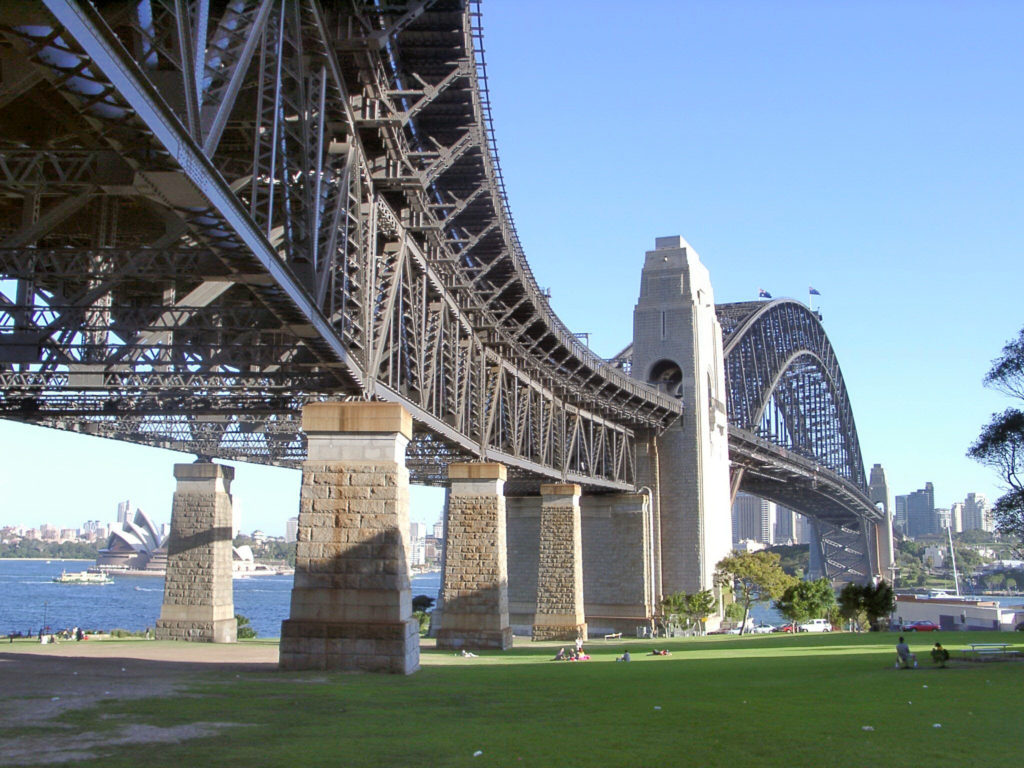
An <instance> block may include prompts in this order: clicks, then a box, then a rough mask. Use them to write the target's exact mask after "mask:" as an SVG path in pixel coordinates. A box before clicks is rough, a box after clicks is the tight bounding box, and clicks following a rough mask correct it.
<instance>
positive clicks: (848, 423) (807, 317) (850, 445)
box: [716, 299, 881, 581]
mask: <svg viewBox="0 0 1024 768" xmlns="http://www.w3.org/2000/svg"><path fill="white" fill-rule="evenodd" d="M716 312H717V315H718V318H719V322H720V323H721V325H722V335H723V346H724V360H725V375H726V386H727V392H726V399H727V412H728V417H729V432H730V461H731V486H732V488H731V490H732V497H733V498H735V495H736V493H737V492H738V491H739V490H744V491H747V492H749V493H752V494H754V495H756V496H760V497H762V498H766V499H769V500H771V501H775V502H777V503H779V504H782V505H784V506H786V507H789V508H791V509H794V510H795V511H797V512H800V513H801V514H804V515H807V516H808V517H811V518H812V520H813V527H814V531H815V538H816V539H817V542H816V549H817V552H816V553H815V554H816V557H812V564H815V565H817V566H818V569H819V572H820V573H822V574H823V575H826V576H828V577H829V578H830V579H832V580H840V581H841V580H866V579H868V578H870V577H871V576H873V575H876V574H877V573H878V571H879V568H878V564H879V556H878V555H879V552H878V541H877V535H876V531H875V523H877V522H879V519H880V517H881V515H880V513H879V512H878V511H877V510H876V508H875V507H874V505H872V504H871V502H870V500H869V498H868V495H867V479H866V476H865V472H864V461H863V458H862V456H861V450H860V442H859V440H858V437H857V427H856V424H855V422H854V418H853V409H852V407H851V404H850V398H849V394H848V392H847V389H846V384H845V382H844V381H843V375H842V371H841V370H840V367H839V362H838V360H837V358H836V354H835V350H834V349H833V348H832V344H831V343H830V342H829V339H828V336H827V334H826V333H825V329H824V328H823V327H822V325H821V321H820V318H819V317H818V316H817V315H816V314H815V313H814V312H812V311H811V310H810V309H809V308H808V307H806V306H805V305H803V304H802V303H800V302H798V301H794V300H791V299H779V300H774V301H769V302H741V303H735V304H719V305H718V306H717V307H716Z"/></svg>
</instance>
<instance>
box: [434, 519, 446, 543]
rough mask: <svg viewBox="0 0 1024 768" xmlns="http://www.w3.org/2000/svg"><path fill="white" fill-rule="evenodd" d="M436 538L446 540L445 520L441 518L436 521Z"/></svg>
mask: <svg viewBox="0 0 1024 768" xmlns="http://www.w3.org/2000/svg"><path fill="white" fill-rule="evenodd" d="M434 538H435V539H437V540H439V541H444V522H443V521H441V520H438V521H437V522H436V523H434Z"/></svg>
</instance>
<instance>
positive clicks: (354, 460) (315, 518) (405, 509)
mask: <svg viewBox="0 0 1024 768" xmlns="http://www.w3.org/2000/svg"><path fill="white" fill-rule="evenodd" d="M302 428H303V430H304V431H305V433H306V437H307V440H308V451H307V456H308V458H307V460H306V461H305V462H304V463H303V467H302V495H301V501H300V506H299V528H298V543H297V552H296V563H295V585H294V587H293V588H292V602H291V612H290V615H289V618H288V619H287V620H286V621H284V622H283V624H282V625H281V660H280V665H281V667H282V668H283V669H325V670H351V671H355V670H360V671H373V672H397V673H401V674H410V673H412V672H415V671H416V670H417V669H418V668H419V623H418V622H417V621H416V619H415V618H413V617H412V597H411V594H410V582H409V559H408V550H409V472H408V470H407V469H406V467H405V448H406V446H407V445H408V442H409V438H410V437H411V436H412V419H411V417H410V416H409V413H408V412H407V411H406V410H405V409H404V408H402V407H401V406H399V405H396V404H392V403H365V402H359V403H355V402H346V403H337V402H331V403H312V404H310V405H307V406H306V407H305V408H304V409H303V411H302Z"/></svg>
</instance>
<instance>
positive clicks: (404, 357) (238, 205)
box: [0, 0, 680, 489]
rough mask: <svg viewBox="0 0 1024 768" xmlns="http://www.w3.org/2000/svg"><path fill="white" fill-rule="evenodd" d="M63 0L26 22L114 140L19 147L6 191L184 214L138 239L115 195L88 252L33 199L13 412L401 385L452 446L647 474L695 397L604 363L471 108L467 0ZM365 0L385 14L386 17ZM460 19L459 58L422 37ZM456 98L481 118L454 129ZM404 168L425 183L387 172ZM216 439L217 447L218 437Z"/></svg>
mask: <svg viewBox="0 0 1024 768" xmlns="http://www.w3.org/2000/svg"><path fill="white" fill-rule="evenodd" d="M43 5H45V6H46V8H47V9H48V11H49V13H50V14H52V17H55V18H56V20H57V23H54V22H53V21H52V20H51V21H50V22H49V24H50V26H49V28H48V29H47V28H46V13H44V12H43V11H42V7H43ZM39 8H40V10H39V11H38V15H39V21H40V24H36V25H33V26H32V27H26V28H12V27H6V28H4V29H3V32H4V34H5V36H6V37H7V39H8V41H9V42H11V43H12V44H14V45H16V46H18V47H20V49H21V50H22V51H23V52H24V53H25V54H26V55H27V56H29V57H31V59H32V60H33V62H34V63H35V66H36V68H37V71H38V72H39V73H40V78H39V80H38V83H37V86H38V87H43V84H45V88H46V89H48V90H47V93H48V94H50V93H56V94H60V95H61V96H62V97H63V98H64V99H65V100H66V101H67V105H68V110H67V115H66V116H65V120H66V122H74V123H75V124H76V126H77V128H76V130H77V131H78V134H77V135H86V134H88V135H89V136H90V147H89V148H87V149H77V148H75V147H74V145H73V143H71V144H68V145H67V147H66V148H62V149H60V150H59V151H57V150H52V149H49V148H47V149H45V150H43V149H33V148H32V147H20V148H19V147H13V148H10V151H9V152H7V154H6V155H4V156H3V157H2V158H0V160H2V161H6V162H8V165H7V166H6V177H4V171H3V169H0V193H8V195H9V197H8V198H7V199H9V200H14V201H16V202H17V203H19V204H20V203H22V201H23V200H25V203H24V205H25V206H27V207H31V201H30V200H29V199H28V198H27V197H26V196H27V195H36V194H39V193H42V194H46V195H50V196H53V197H54V198H55V199H56V200H57V202H56V203H55V207H53V208H51V209H50V210H55V211H56V210H59V209H58V208H57V207H56V206H60V205H63V204H64V202H61V201H65V202H67V201H69V200H70V198H69V197H68V196H69V195H70V194H78V190H81V189H85V190H91V189H95V188H97V187H98V188H99V190H100V191H103V192H107V193H109V192H110V191H111V190H113V189H115V188H116V193H117V194H121V195H132V196H135V198H137V199H139V200H143V201H146V200H148V201H152V202H151V203H150V204H149V205H150V206H151V207H152V208H154V209H155V212H154V214H153V215H154V216H156V218H155V219H154V221H153V222H151V225H152V224H154V223H157V219H160V221H159V222H158V223H159V226H158V227H157V229H158V230H160V231H165V234H164V235H163V236H162V237H157V239H155V240H153V241H152V245H153V247H152V248H149V249H146V248H139V247H138V245H137V243H132V247H129V248H125V247H124V245H123V244H124V242H125V237H126V232H125V230H127V229H128V228H127V227H125V225H124V224H123V223H122V225H121V227H120V229H118V227H117V223H118V215H119V213H121V212H123V211H124V210H126V209H125V208H124V207H123V205H122V203H119V202H117V201H116V200H114V201H107V200H104V199H102V198H101V200H102V202H101V203H99V204H98V205H101V206H102V210H103V211H104V213H103V217H102V221H101V222H100V225H99V228H98V230H97V234H96V236H95V238H93V239H92V240H86V241H85V242H81V238H80V239H79V241H76V242H77V245H76V247H75V248H72V249H66V248H60V249H55V248H53V247H48V243H60V244H61V245H62V246H63V245H65V244H66V242H67V239H66V235H65V234H64V233H63V232H62V231H60V223H61V222H60V218H61V217H60V216H57V215H54V216H53V217H52V218H53V219H54V221H53V222H49V221H46V222H43V223H42V224H40V223H39V222H41V221H42V219H41V217H39V215H38V213H33V214H32V215H31V216H30V217H29V218H28V221H29V225H28V228H27V229H24V230H23V233H24V234H23V235H22V236H21V241H20V242H19V243H18V246H19V247H18V248H16V249H14V250H11V251H9V252H6V253H4V252H0V276H2V277H3V278H4V279H13V280H16V281H17V283H18V291H17V296H12V298H11V299H8V300H6V301H2V300H0V313H3V314H2V316H0V335H7V334H13V336H14V337H16V343H13V342H12V344H13V346H12V344H8V347H9V348H11V349H13V348H14V347H19V345H20V347H19V348H20V349H22V350H24V349H25V348H26V342H30V341H34V342H36V343H38V346H39V349H40V350H41V351H40V352H39V353H38V354H37V355H36V356H35V357H34V358H33V359H27V357H31V356H26V355H24V354H22V353H21V352H19V353H18V354H17V355H15V358H16V359H11V360H9V361H8V363H7V364H6V365H5V364H4V362H3V361H2V359H0V381H3V382H4V392H3V399H2V400H0V411H2V412H5V413H8V414H10V415H11V416H12V417H15V418H26V419H30V420H36V421H39V422H41V423H59V424H63V425H68V424H70V423H72V422H71V421H70V420H69V419H68V418H64V419H62V418H61V415H62V413H63V414H64V415H65V416H70V415H71V414H75V415H76V417H77V416H78V415H82V416H81V418H85V419H86V421H87V423H89V424H95V423H97V422H96V419H98V418H100V417H99V416H97V417H92V416H89V414H93V413H103V412H104V410H103V409H104V408H106V409H108V410H111V409H112V410H115V411H117V412H118V413H124V414H128V415H127V416H124V417H122V418H124V419H125V424H126V427H125V429H124V430H121V431H118V429H117V428H116V427H111V426H109V425H108V426H106V427H103V429H104V430H106V431H108V432H112V433H116V434H117V435H127V437H125V439H133V440H136V441H139V442H147V440H148V438H146V434H147V432H146V430H145V429H141V428H136V427H134V426H132V422H131V419H130V418H129V416H130V414H131V413H132V409H138V411H139V413H147V414H149V415H147V416H146V418H147V419H153V418H157V417H156V416H154V415H152V414H153V413H154V412H159V411H160V409H161V408H162V407H164V405H165V403H166V402H167V399H168V397H167V393H168V392H169V393H171V395H172V396H173V397H174V398H176V400H175V402H176V403H177V404H178V406H179V407H182V408H183V410H182V412H183V413H186V414H187V413H189V412H191V413H192V415H193V416H195V417H196V418H200V417H202V416H203V414H206V413H211V412H221V413H223V412H226V411H230V410H232V409H243V408H251V409H263V410H266V409H268V408H270V409H272V408H274V407H278V408H281V409H282V411H281V414H282V418H292V417H294V415H295V413H296V411H297V409H298V408H299V407H300V405H301V403H302V402H305V401H307V400H309V399H319V398H323V397H329V396H335V397H336V396H338V395H339V394H344V395H349V396H361V397H370V396H375V397H383V398H388V399H395V400H398V401H399V402H402V403H404V404H405V405H406V406H407V407H409V408H410V409H411V410H413V412H414V413H415V414H416V415H417V417H418V421H419V423H420V424H421V425H422V426H425V427H427V429H428V430H429V432H428V433H427V434H434V435H436V436H438V438H439V439H440V442H441V443H443V444H444V445H445V446H447V450H450V451H453V452H454V453H455V454H458V455H462V456H475V457H480V458H490V459H494V460H503V461H506V463H509V464H510V465H511V466H513V467H515V468H516V470H517V471H518V472H520V473H521V474H522V476H523V477H526V476H527V475H530V476H532V477H539V476H547V477H560V478H563V479H566V480H572V481H575V482H582V483H584V484H587V485H591V486H595V487H608V488H620V489H621V488H628V487H630V486H631V483H632V474H633V468H632V460H633V458H632V453H633V451H632V441H633V429H634V427H636V426H638V425H639V426H645V427H646V426H654V427H658V426H663V425H665V424H667V423H670V422H671V421H672V420H674V419H675V418H677V417H678V415H679V410H680V409H679V406H678V404H677V403H675V402H673V401H672V400H671V399H670V398H666V397H664V396H663V395H661V394H660V393H657V392H655V391H653V390H651V389H649V388H647V387H645V386H644V385H642V384H639V383H637V382H634V381H632V380H630V379H628V378H627V377H625V376H623V375H622V374H620V373H618V372H617V371H613V370H611V369H610V368H609V367H608V366H605V365H604V364H603V362H602V361H600V360H598V359H597V358H596V357H595V356H594V355H593V354H592V353H590V352H589V350H587V349H586V348H585V347H583V346H582V345H581V344H580V343H579V342H578V341H577V340H576V339H575V338H574V337H572V335H571V334H570V333H569V332H568V330H567V329H565V328H564V326H562V324H561V323H560V321H558V319H557V317H555V316H554V315H553V314H552V313H551V312H550V309H549V308H548V307H547V304H546V300H545V299H544V298H543V297H542V296H541V294H540V292H539V290H538V289H537V287H536V284H535V281H534V280H533V278H532V275H531V274H530V272H529V268H528V266H527V264H526V262H525V260H524V258H523V256H522V253H521V249H520V248H519V245H518V240H517V238H516V236H515V232H514V227H513V226H512V225H511V219H510V218H509V216H508V213H507V210H506V205H507V204H506V202H505V199H504V189H503V186H502V184H501V180H500V172H499V171H498V170H497V169H496V156H495V154H494V146H493V135H492V134H491V133H490V125H489V117H487V118H486V119H485V121H484V123H486V125H484V124H482V123H481V122H479V117H478V116H479V115H480V114H481V109H480V108H479V106H476V107H474V106H473V105H479V104H481V103H482V102H483V103H484V106H486V104H485V102H486V94H485V93H484V94H483V96H481V93H480V88H481V78H482V77H483V74H484V73H483V69H482V58H481V59H478V58H477V56H479V55H482V54H481V53H480V52H479V50H475V49H474V48H475V44H476V43H477V42H478V37H479V30H478V29H474V28H473V27H472V23H471V21H470V15H469V9H468V8H467V7H465V6H460V7H458V8H457V9H456V10H452V9H450V8H448V6H444V8H442V9H440V10H438V11H436V13H435V9H434V8H433V7H432V6H431V4H429V3H426V4H422V5H421V7H419V10H418V11H417V12H416V13H410V14H402V15H400V17H399V18H395V17H394V15H393V14H391V11H390V10H389V9H388V8H377V9H368V8H366V7H365V6H361V5H360V6H359V7H358V10H357V9H356V8H354V7H348V6H346V5H345V4H332V5H331V6H330V7H329V8H328V10H329V12H330V14H331V15H330V17H329V18H328V16H327V15H325V12H324V9H323V8H322V7H321V6H320V4H319V3H316V2H312V1H311V0H303V1H300V0H288V2H282V3H276V2H271V1H270V0H260V1H259V2H256V1H255V0H253V1H251V2H250V1H249V0H232V1H231V2H229V3H227V4H226V5H224V6H222V15H221V16H220V18H219V19H213V18H209V17H208V16H207V11H208V9H207V5H206V4H205V3H186V2H183V1H182V0H160V2H156V3H154V4H153V5H152V8H153V9H154V13H153V15H152V18H151V19H149V20H148V21H144V20H143V17H142V16H140V15H138V14H135V13H133V12H131V9H130V8H129V7H128V6H127V5H125V4H123V5H121V6H118V10H117V13H119V16H118V19H117V26H116V30H117V31H116V32H114V31H112V29H111V28H108V26H107V24H106V21H105V20H104V18H103V17H102V15H101V13H102V12H106V10H105V9H101V11H96V10H93V9H92V8H90V7H89V6H88V5H86V4H84V3H75V2H71V3H66V2H58V0H45V2H44V3H43V4H41V5H40V6H39ZM366 13H368V14H370V15H371V16H375V15H379V18H384V17H385V16H386V17H387V23H386V24H377V23H371V24H369V25H366V26H364V27H363V28H362V30H361V28H360V24H361V23H362V21H361V20H362V18H363V17H362V16H361V15H360V14H366ZM345 19H348V21H349V23H337V24H336V23H335V22H338V21H343V20H345ZM452 21H455V22H456V23H455V25H454V26H453V25H452ZM437 23H440V24H441V27H442V28H443V29H445V30H446V31H445V32H443V33H442V37H444V39H445V41H446V42H445V45H447V46H449V48H448V50H447V51H445V52H443V53H441V55H440V58H439V60H438V62H437V64H436V66H435V65H434V64H431V63H428V62H423V61H421V60H420V59H419V58H418V57H419V53H415V54H414V55H413V56H412V57H406V56H405V55H404V53H403V52H404V51H405V50H407V49H415V48H416V42H415V41H416V40H417V36H418V35H422V34H423V32H424V29H428V28H433V25H435V24H437ZM328 29H332V30H344V29H348V30H349V31H350V32H354V35H350V36H349V37H347V38H345V39H344V40H339V39H337V38H335V37H332V36H331V35H329V34H328V33H327V30H328ZM460 29H461V31H457V32H456V33H455V34H451V31H452V30H460ZM360 30H361V31H360ZM430 34H434V33H433V32H431V33H430ZM358 40H366V41H374V42H373V43H372V44H368V45H366V46H361V45H353V43H355V42H357V41H358ZM382 41H386V43H385V44H384V45H381V43H382ZM129 51H131V53H129ZM385 51H387V54H386V55H385ZM339 57H342V58H339ZM342 59H343V60H342ZM407 70H408V71H409V72H411V74H409V75H406V74H404V73H406V71H407ZM400 72H401V73H403V74H402V75H401V77H408V78H409V79H408V82H410V83H412V82H414V81H415V86H414V87H413V88H412V89H409V88H403V87H400V84H399V83H398V81H397V79H396V78H397V77H398V76H399V75H398V73H400ZM367 73H369V74H370V77H365V75H366V74H367ZM396 86H399V87H396ZM31 87H32V86H28V91H27V94H28V95H31ZM176 100H180V101H176ZM385 101H389V102H391V104H392V106H393V107H394V108H395V109H392V110H391V111H392V112H394V111H395V110H396V109H397V112H398V114H400V119H399V120H398V121H397V123H394V124H392V123H391V122H390V121H389V122H388V123H387V125H385V126H384V127H382V128H375V129H374V130H376V131H379V135H378V136H374V135H371V133H370V131H369V128H368V126H369V123H368V122H367V121H366V120H365V119H364V117H365V116H366V115H367V114H369V112H368V110H369V111H373V110H374V109H377V107H379V106H380V105H381V104H383V103H384V102H385ZM375 104H376V105H377V106H376V107H375V106H374V105H375ZM169 105H171V106H170V108H169ZM456 105H457V106H456ZM453 106H456V109H455V110H454V111H455V112H459V113H460V116H459V117H457V119H456V120H455V122H454V123H453V122H451V121H449V122H448V124H447V125H442V123H443V122H445V120H446V119H447V118H445V117H444V115H446V114H448V115H450V114H453V109H452V108H453ZM175 111H176V112H177V115H175V114H174V112H175ZM483 112H486V109H484V110H483ZM357 114H358V118H357ZM179 117H180V120H179V119H178V118H179ZM467 118H468V119H467ZM360 120H363V122H362V123H360ZM456 123H457V124H458V125H456ZM435 129H436V130H435ZM62 140H63V141H69V139H62ZM0 152H2V149H0ZM19 152H20V153H21V154H19ZM76 152H81V154H80V155H76V154H75V153H76ZM115 157H116V162H114V161H113V160H112V158H115ZM111 168H112V169H113V171H112V170H111ZM387 168H395V169H399V171H400V172H401V173H402V174H406V175H408V173H412V175H413V176H415V177H416V178H415V179H414V183H413V185H412V186H411V187H409V188H405V187H403V190H402V192H401V193H400V194H397V195H396V194H394V193H390V192H386V191H385V190H384V189H383V188H378V187H377V186H376V184H375V181H374V178H375V176H379V175H380V173H379V171H380V169H387ZM385 175H386V174H385ZM3 178H6V179H7V180H8V183H7V184H6V185H4V184H3V183H2V181H3ZM115 182H116V184H115ZM111 185H114V186H111ZM0 196H2V195H0ZM10 196H13V197H10ZM61 196H63V197H61ZM133 205H136V206H137V205H138V204H137V203H133ZM68 206H69V208H70V207H72V206H71V205H70V202H68ZM133 210H134V209H133ZM59 212H60V213H61V215H62V216H63V214H64V212H63V211H59ZM161 212H162V213H161ZM137 214H138V212H137V211H136V212H135V215H137ZM23 218H24V217H23ZM456 218H458V220H459V226H460V228H462V231H463V234H462V235H459V234H458V233H456V232H455V231H454V229H453V228H452V225H453V223H454V221H455V219H456ZM470 232H472V233H477V235H480V233H486V234H487V236H486V237H482V236H481V237H476V238H475V239H474V235H470V234H468V233H470ZM154 237H156V235H154ZM61 238H64V239H61ZM28 241H32V242H36V241H38V242H36V245H37V246H38V247H36V248H33V249H26V248H23V247H22V245H23V244H24V243H27V242H28ZM157 246H159V247H157ZM219 286H223V287H219ZM194 295H201V296H204V297H205V299H204V302H205V303H200V304H195V303H190V302H189V300H188V299H189V297H190V296H194ZM254 305H259V307H260V308H259V309H256V308H254ZM3 318H6V319H3ZM247 325H249V326H251V327H249V328H246V326H247ZM45 332H48V333H45ZM8 341H10V340H8ZM0 347H2V345H0ZM0 358H2V354H0ZM285 371H287V374H286V373H284V372H285ZM286 381H287V382H289V383H290V384H291V385H292V389H291V391H290V395H291V398H290V400H289V401H288V402H287V403H282V401H281V399H280V395H279V394H278V393H279V392H280V389H281V387H283V386H286V385H285V384H284V382H286ZM190 389H192V390H193V391H194V392H195V398H194V402H193V404H192V408H191V411H189V410H188V408H189V406H188V399H187V393H188V392H189V391H190ZM247 389H252V391H253V392H254V393H255V394H253V395H252V396H251V397H249V398H248V399H247V397H246V396H245V392H246V390H247ZM104 395H106V397H104ZM218 398H219V399H218ZM218 409H220V410H219V411H218ZM83 414H84V415H83ZM140 418H141V416H140ZM104 423H105V422H104ZM91 428H93V429H98V427H95V426H93V427H91ZM200 433H201V434H202V436H203V437H202V441H201V442H200V441H199V440H198V438H197V442H196V443H195V444H196V445H197V446H200V444H201V445H202V446H203V450H204V451H206V450H208V449H209V448H210V445H211V440H212V438H211V435H212V434H214V432H210V431H206V432H202V431H201V430H199V429H198V428H197V431H196V432H195V434H200ZM182 434H184V433H182ZM189 434H191V432H190V433H189ZM176 439H178V440H179V444H183V443H181V440H183V439H184V438H181V437H180V435H179V438H176ZM185 442H186V443H187V440H186V441H185ZM247 444H248V443H246V445H247ZM232 445H233V446H235V447H228V446H225V449H224V450H225V451H228V452H230V451H236V450H241V449H238V448H237V446H238V445H240V443H238V442H237V441H236V442H235V443H232ZM268 455H269V454H268ZM270 460H276V459H270ZM281 460H282V461H286V459H281Z"/></svg>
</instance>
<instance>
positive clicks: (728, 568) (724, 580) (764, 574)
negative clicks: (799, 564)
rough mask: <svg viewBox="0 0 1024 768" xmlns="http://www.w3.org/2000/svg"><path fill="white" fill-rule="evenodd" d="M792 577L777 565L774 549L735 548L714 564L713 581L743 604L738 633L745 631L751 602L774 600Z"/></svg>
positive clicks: (792, 581) (792, 579)
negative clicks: (757, 550) (742, 549)
mask: <svg viewBox="0 0 1024 768" xmlns="http://www.w3.org/2000/svg"><path fill="white" fill-rule="evenodd" d="M795 581H796V580H795V579H794V578H793V577H792V576H787V575H786V573H785V572H784V571H783V570H782V568H781V567H780V566H779V556H778V555H777V554H775V553H774V552H766V551H764V550H762V551H760V552H738V551H736V550H733V552H732V553H731V554H730V555H727V556H726V557H723V558H722V559H721V560H719V561H718V564H717V565H716V566H715V584H717V585H719V586H722V587H727V588H729V589H731V590H732V591H733V595H734V596H735V598H736V602H737V603H740V604H741V605H742V606H743V622H742V623H741V624H740V633H741V634H742V633H743V632H744V631H746V627H747V617H748V616H749V615H750V606H751V605H752V604H753V603H759V602H764V601H766V600H774V599H776V598H778V597H780V596H781V595H782V593H783V592H785V591H786V588H787V587H789V586H790V585H791V584H793V583H794V582H795Z"/></svg>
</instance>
